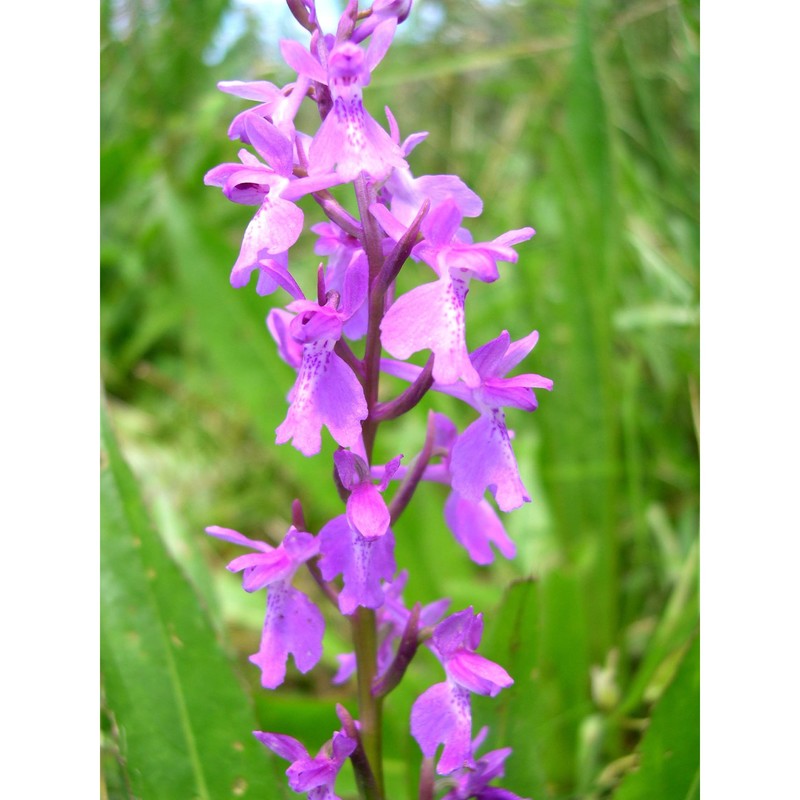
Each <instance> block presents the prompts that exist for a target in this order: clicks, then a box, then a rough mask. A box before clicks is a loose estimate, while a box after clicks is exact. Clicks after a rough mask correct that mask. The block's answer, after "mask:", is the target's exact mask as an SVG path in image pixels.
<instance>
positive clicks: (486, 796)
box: [442, 726, 527, 800]
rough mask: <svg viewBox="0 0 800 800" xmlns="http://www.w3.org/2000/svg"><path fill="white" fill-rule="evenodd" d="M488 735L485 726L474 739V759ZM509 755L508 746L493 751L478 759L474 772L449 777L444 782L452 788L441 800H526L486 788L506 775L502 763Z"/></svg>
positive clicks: (496, 787) (493, 787) (460, 772)
mask: <svg viewBox="0 0 800 800" xmlns="http://www.w3.org/2000/svg"><path fill="white" fill-rule="evenodd" d="M488 732H489V729H488V728H487V727H486V726H484V727H483V728H481V730H480V732H479V733H478V735H477V736H476V737H475V739H474V740H473V742H472V755H473V759H474V757H475V754H476V753H477V752H478V748H479V747H480V746H481V745H482V744H483V741H484V739H486V735H487V734H488ZM510 755H511V748H510V747H503V748H502V749H500V750H492V751H491V752H489V753H485V754H484V755H482V756H481V757H480V758H479V759H477V760H476V761H475V767H474V768H473V769H462V770H458V771H456V772H454V773H453V774H452V775H449V776H448V777H447V779H446V781H443V783H445V784H446V785H451V786H452V788H451V789H450V791H449V792H448V793H447V794H446V795H444V796H443V797H442V800H471V798H474V800H527V798H523V797H520V796H519V795H517V794H514V793H513V792H509V791H508V790H506V789H501V788H500V787H498V786H489V782H490V781H493V780H494V779H495V778H502V777H503V775H504V774H505V769H504V763H505V760H506V759H507V758H508V757H509V756H510Z"/></svg>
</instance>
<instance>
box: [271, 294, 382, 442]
mask: <svg viewBox="0 0 800 800" xmlns="http://www.w3.org/2000/svg"><path fill="white" fill-rule="evenodd" d="M288 308H289V310H290V311H294V312H296V313H297V316H295V317H294V319H293V320H292V321H291V323H289V329H288V332H289V334H290V336H291V337H292V338H293V339H294V340H295V341H296V342H298V343H300V344H302V346H303V353H302V360H301V362H300V367H299V370H298V375H297V380H296V381H295V384H294V386H293V387H292V390H291V391H290V392H289V403H290V405H289V411H288V413H287V414H286V419H285V420H284V421H283V422H282V423H281V424H280V425H279V426H278V428H277V429H276V439H275V441H276V442H277V444H284V443H285V442H288V441H289V440H290V439H291V440H292V444H293V445H294V446H295V447H296V448H297V449H298V450H299V451H300V452H301V453H302V454H303V455H306V456H311V455H315V454H316V453H318V452H319V451H320V448H321V447H322V435H321V432H322V426H323V425H324V426H325V427H326V428H327V429H328V430H329V431H330V433H331V436H333V438H334V439H335V440H336V442H337V443H338V444H340V445H341V446H342V447H350V446H352V445H354V444H356V442H357V441H358V439H359V437H360V436H361V422H362V421H363V420H365V419H366V418H367V413H368V410H367V401H366V399H365V398H364V390H363V388H362V387H361V384H360V383H359V381H358V378H357V377H356V375H355V373H354V372H353V370H352V369H350V367H349V366H348V365H347V364H346V363H345V362H344V361H343V360H342V359H341V358H340V357H339V356H338V355H337V354H336V353H335V352H334V347H335V346H336V342H338V341H339V339H340V338H341V336H342V326H343V323H344V320H345V319H347V318H348V316H349V314H348V311H349V309H348V308H347V307H344V308H343V309H342V310H341V311H339V310H337V309H336V308H334V307H333V306H332V305H324V306H320V305H319V304H318V303H315V302H313V301H311V300H296V301H295V302H293V303H291V304H290V305H289V306H288Z"/></svg>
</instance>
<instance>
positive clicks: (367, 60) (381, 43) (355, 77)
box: [281, 19, 407, 181]
mask: <svg viewBox="0 0 800 800" xmlns="http://www.w3.org/2000/svg"><path fill="white" fill-rule="evenodd" d="M396 27H397V20H396V19H387V20H386V21H384V22H382V23H381V24H380V25H378V26H377V27H376V28H375V31H374V33H373V35H372V39H371V40H370V44H369V47H368V48H367V50H366V51H364V50H363V49H362V48H361V47H359V46H358V45H357V44H354V43H353V42H351V41H339V42H337V43H336V44H334V46H333V48H332V49H331V51H330V52H329V53H327V58H326V65H327V69H326V68H325V67H323V66H322V63H321V62H320V61H318V60H317V59H316V58H314V57H313V56H312V55H311V54H310V53H309V52H308V51H307V50H306V49H305V48H303V47H302V45H300V44H299V43H298V42H295V41H292V40H288V39H285V40H283V41H282V42H281V53H282V54H283V57H284V59H285V60H286V63H287V64H289V66H290V67H291V68H292V69H294V70H295V71H296V72H297V73H298V75H301V76H305V77H307V78H309V79H310V80H313V81H316V82H317V83H321V84H324V85H326V86H328V88H329V89H330V94H331V99H332V102H333V107H332V109H331V110H330V112H329V113H328V115H327V116H326V117H325V119H324V121H323V123H322V125H321V127H320V129H319V130H318V131H317V134H316V136H314V140H313V142H312V144H311V148H310V150H309V154H308V159H309V169H308V172H309V175H319V174H325V173H329V172H331V171H333V170H336V172H337V173H338V174H339V176H340V177H341V179H342V180H344V181H352V180H354V179H355V178H356V177H358V175H360V174H361V173H362V172H365V173H366V174H367V175H369V176H370V178H372V179H373V180H375V181H380V180H383V179H384V178H385V177H386V176H387V175H388V174H389V172H390V171H391V170H392V169H393V168H395V167H400V168H404V167H406V166H407V164H406V162H405V160H404V158H403V156H402V153H401V152H400V148H399V147H398V146H397V144H396V143H395V142H393V141H392V139H391V137H390V136H389V134H387V133H386V131H385V130H383V128H381V126H380V125H378V123H377V122H375V120H374V119H373V118H372V117H371V116H370V114H369V113H368V112H367V111H366V110H365V109H364V103H363V99H362V89H363V87H365V86H367V85H368V84H369V82H370V77H371V72H372V70H374V69H375V67H377V65H378V64H379V63H380V61H381V59H382V58H383V57H384V55H385V54H386V51H387V50H388V49H389V45H390V44H391V43H392V38H393V37H394V32H395V28H396Z"/></svg>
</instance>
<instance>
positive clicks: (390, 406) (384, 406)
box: [373, 355, 434, 422]
mask: <svg viewBox="0 0 800 800" xmlns="http://www.w3.org/2000/svg"><path fill="white" fill-rule="evenodd" d="M433 358H434V357H433V355H431V356H430V358H428V361H427V363H426V364H425V367H424V369H423V370H422V372H420V374H419V375H418V376H417V378H416V380H415V381H414V383H412V384H411V386H409V387H408V388H407V389H406V390H405V391H404V392H403V393H402V394H401V395H399V396H398V397H396V398H395V399H394V400H390V401H389V402H388V403H378V405H377V406H375V413H374V414H373V416H374V418H375V419H376V420H378V421H379V422H385V421H386V420H389V419H396V418H397V417H400V416H402V415H403V414H405V413H406V412H408V411H411V409H412V408H414V406H415V405H417V403H419V401H420V400H422V398H423V397H424V396H425V394H426V392H427V391H428V389H430V388H431V386H432V385H433Z"/></svg>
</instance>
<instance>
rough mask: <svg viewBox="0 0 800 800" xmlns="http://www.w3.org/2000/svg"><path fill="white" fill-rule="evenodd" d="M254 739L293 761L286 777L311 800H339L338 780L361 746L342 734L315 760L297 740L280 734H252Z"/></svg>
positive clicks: (330, 741)
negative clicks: (336, 788) (348, 760)
mask: <svg viewBox="0 0 800 800" xmlns="http://www.w3.org/2000/svg"><path fill="white" fill-rule="evenodd" d="M253 736H255V737H256V739H258V741H259V742H261V744H263V745H264V746H265V747H266V748H268V749H269V750H271V751H272V752H273V753H275V755H277V756H280V757H281V758H283V759H286V761H291V762H292V763H291V765H290V766H289V769H287V770H286V777H287V778H288V779H289V786H290V788H291V789H293V790H294V791H295V792H307V797H308V800H340V798H339V797H338V795H336V794H335V793H334V787H335V784H336V777H337V775H338V774H339V770H340V769H341V768H342V766H343V764H344V762H345V761H346V760H347V758H348V757H349V756H350V754H351V753H352V752H353V751H354V750H355V749H356V747H357V745H358V742H356V740H355V739H351V738H350V737H349V736H347V735H346V734H344V733H342V732H341V731H337V732H336V733H334V734H333V738H332V739H330V740H329V741H328V742H326V743H325V744H324V745H323V746H322V748H321V749H320V751H319V753H317V755H316V756H314V758H312V757H311V756H310V755H309V753H308V751H307V750H306V748H305V747H303V745H302V744H301V743H300V742H299V741H297V739H295V738H293V737H291V736H286V735H284V734H281V733H265V732H263V731H253Z"/></svg>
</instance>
